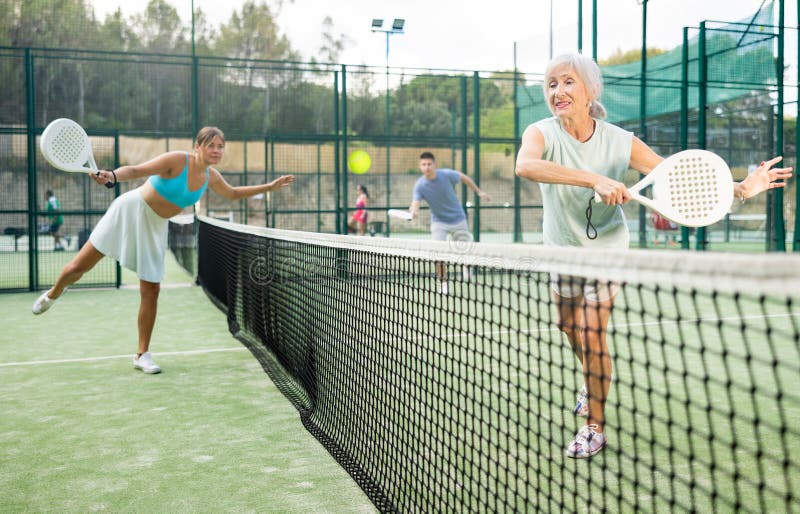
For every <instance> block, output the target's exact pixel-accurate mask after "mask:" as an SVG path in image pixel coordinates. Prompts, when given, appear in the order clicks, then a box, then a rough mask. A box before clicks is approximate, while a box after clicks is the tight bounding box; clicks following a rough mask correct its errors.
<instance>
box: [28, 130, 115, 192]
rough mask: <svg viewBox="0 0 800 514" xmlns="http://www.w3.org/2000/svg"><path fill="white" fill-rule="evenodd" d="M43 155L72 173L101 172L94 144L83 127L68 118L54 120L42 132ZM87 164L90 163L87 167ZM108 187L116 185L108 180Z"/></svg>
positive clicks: (56, 166) (57, 166) (60, 167)
mask: <svg viewBox="0 0 800 514" xmlns="http://www.w3.org/2000/svg"><path fill="white" fill-rule="evenodd" d="M40 147H41V149H42V155H44V158H45V159H47V162H49V163H50V164H51V165H52V166H53V167H54V168H58V169H60V170H61V171H67V172H70V173H95V174H97V175H99V174H100V171H99V170H98V169H97V163H95V162H94V155H92V145H91V143H90V142H89V136H88V135H87V134H86V131H85V130H83V127H81V126H80V125H78V124H77V123H75V122H74V121H72V120H70V119H67V118H59V119H57V120H53V121H51V122H50V124H49V125H47V127H46V128H45V129H44V132H42V139H41V141H40ZM85 164H89V167H86V166H85ZM106 187H108V188H112V187H114V183H113V182H106Z"/></svg>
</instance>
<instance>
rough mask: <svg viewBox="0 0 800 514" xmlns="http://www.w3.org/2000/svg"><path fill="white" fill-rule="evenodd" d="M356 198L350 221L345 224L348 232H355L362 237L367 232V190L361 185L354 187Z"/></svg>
mask: <svg viewBox="0 0 800 514" xmlns="http://www.w3.org/2000/svg"><path fill="white" fill-rule="evenodd" d="M356 192H357V193H358V197H357V198H356V210H355V212H354V213H353V215H352V216H350V221H348V222H347V229H348V232H356V233H357V234H358V235H359V236H363V235H364V234H365V233H366V232H367V198H369V194H368V193H367V188H366V187H365V186H363V185H361V184H359V185H358V186H357V187H356Z"/></svg>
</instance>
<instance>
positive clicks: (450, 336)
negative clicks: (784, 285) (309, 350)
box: [0, 312, 800, 368]
mask: <svg viewBox="0 0 800 514" xmlns="http://www.w3.org/2000/svg"><path fill="white" fill-rule="evenodd" d="M795 316H800V312H790V313H787V314H767V315H764V314H754V315H750V316H741V317H740V316H725V317H721V318H700V319H699V320H698V318H686V319H682V320H680V322H681V323H691V324H696V323H697V322H698V321H700V322H704V323H707V322H713V321H736V320H743V319H759V318H761V319H766V318H785V317H795ZM676 323H678V321H677V320H661V321H648V322H645V323H628V324H627V325H614V324H613V323H610V329H612V330H615V331H616V330H619V329H621V328H623V327H629V328H631V327H647V326H655V325H664V324H676ZM558 331H559V328H558V327H550V328H547V329H544V330H511V329H504V330H492V331H490V332H483V333H480V334H469V333H466V332H450V333H447V334H445V335H444V338H446V339H455V338H463V337H485V336H497V335H507V334H511V333H519V334H524V335H536V334H541V333H543V332H544V333H546V332H558ZM427 338H428V336H417V337H414V338H413V339H412V340H415V341H416V340H423V339H427ZM246 349H247V348H245V347H244V346H241V347H235V348H209V349H206V350H186V351H182V352H158V353H156V354H155V355H158V356H166V355H200V354H205V353H215V352H238V351H243V350H246ZM131 355H132V354H125V355H107V356H103V357H86V358H82V359H53V360H41V361H24V362H0V368H7V367H11V366H41V365H47V364H64V363H69V362H97V361H104V360H113V359H130V358H131Z"/></svg>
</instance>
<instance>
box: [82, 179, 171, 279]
mask: <svg viewBox="0 0 800 514" xmlns="http://www.w3.org/2000/svg"><path fill="white" fill-rule="evenodd" d="M168 234H169V220H167V219H166V218H162V217H161V216H159V215H158V214H156V213H155V211H154V210H153V209H151V208H150V206H149V205H147V202H145V201H144V198H142V193H141V192H140V191H139V189H138V188H137V189H133V190H131V191H128V192H127V193H125V194H123V195H122V196H120V197H119V198H117V199H115V200H114V201H113V202H111V205H109V206H108V210H107V211H106V213H105V214H104V215H103V217H102V218H100V221H99V222H97V226H96V227H94V230H93V231H92V234H91V235H90V236H89V241H91V243H92V246H94V247H95V248H97V251H98V252H100V253H102V254H103V255H106V256H108V257H112V258H114V259H116V260H118V261H119V263H120V265H122V266H123V267H125V268H128V269H129V270H131V271H133V272H135V273H136V275H137V276H138V277H139V278H140V279H141V280H145V281H147V282H161V281H162V280H163V279H164V257H165V255H166V252H167V236H168Z"/></svg>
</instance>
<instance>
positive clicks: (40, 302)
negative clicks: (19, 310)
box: [31, 289, 67, 315]
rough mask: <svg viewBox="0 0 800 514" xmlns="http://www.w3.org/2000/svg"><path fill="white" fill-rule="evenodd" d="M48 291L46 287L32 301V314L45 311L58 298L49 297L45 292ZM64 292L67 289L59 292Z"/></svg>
mask: <svg viewBox="0 0 800 514" xmlns="http://www.w3.org/2000/svg"><path fill="white" fill-rule="evenodd" d="M49 292H50V290H49V289H48V290H47V291H45V292H44V293H42V295H41V296H40V297H39V298H37V299H36V301H35V302H33V307H32V308H31V311H32V312H33V313H34V314H37V315H38V314H43V313H44V312H46V311H47V309H49V308H50V307H52V306H53V304H54V303H55V302H56V300H58V298H50V297H49V296H47V293H49ZM66 292H67V290H66V289H65V290H64V292H63V293H61V294H62V295H63V294H64V293H66ZM59 298H60V297H59Z"/></svg>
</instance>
